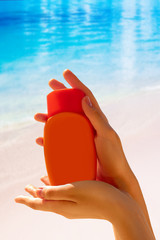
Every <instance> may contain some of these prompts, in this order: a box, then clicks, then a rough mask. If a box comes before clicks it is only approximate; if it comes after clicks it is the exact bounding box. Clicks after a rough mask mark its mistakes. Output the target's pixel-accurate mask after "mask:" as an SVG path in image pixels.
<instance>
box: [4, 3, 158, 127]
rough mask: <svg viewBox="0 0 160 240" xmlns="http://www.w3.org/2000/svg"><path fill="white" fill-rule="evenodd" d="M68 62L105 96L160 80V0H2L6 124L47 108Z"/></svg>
mask: <svg viewBox="0 0 160 240" xmlns="http://www.w3.org/2000/svg"><path fill="white" fill-rule="evenodd" d="M66 68H69V69H70V70H72V71H73V72H74V73H75V74H76V75H77V76H78V77H79V78H80V79H81V80H82V81H83V82H84V83H85V84H86V85H87V86H88V87H89V88H90V89H91V90H92V91H93V92H94V94H95V96H96V97H97V98H98V100H99V101H100V102H103V101H106V102H107V101H109V100H110V99H111V98H115V97H117V96H124V95H126V94H130V93H134V92H136V91H141V90H143V89H151V88H157V87H159V86H160V2H159V0H128V1H127V0H121V1H120V0H83V1H82V0H57V1H54V0H36V1H35V0H21V1H18V0H17V1H14V0H12V1H7V0H6V1H0V116H1V121H0V126H1V127H7V126H9V125H10V124H11V123H13V124H14V123H16V122H23V121H28V120H29V119H32V117H33V115H34V113H35V112H37V111H39V112H43V111H44V110H45V108H46V102H45V95H46V94H47V93H48V92H49V91H50V89H49V87H48V85H47V84H48V80H49V79H51V78H56V79H58V80H60V81H62V82H63V83H65V81H64V80H63V77H62V72H63V70H64V69H66ZM67 86H68V84H67Z"/></svg>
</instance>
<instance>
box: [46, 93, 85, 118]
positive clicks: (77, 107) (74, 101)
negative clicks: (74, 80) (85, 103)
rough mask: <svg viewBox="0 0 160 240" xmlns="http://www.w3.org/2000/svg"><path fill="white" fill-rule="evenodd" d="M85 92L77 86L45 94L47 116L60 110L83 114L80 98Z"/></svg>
mask: <svg viewBox="0 0 160 240" xmlns="http://www.w3.org/2000/svg"><path fill="white" fill-rule="evenodd" d="M84 96H85V93H84V92H83V91H82V90H80V89H77V88H67V89H61V90H55V91H53V92H51V93H49V94H48V95H47V108H48V118H50V117H52V116H53V115H55V114H57V113H61V112H75V113H80V114H84V112H83V109H82V98H83V97H84Z"/></svg>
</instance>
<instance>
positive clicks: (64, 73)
mask: <svg viewBox="0 0 160 240" xmlns="http://www.w3.org/2000/svg"><path fill="white" fill-rule="evenodd" d="M70 72H71V71H70V70H69V69H65V70H64V71H63V76H64V77H65V76H66V74H68V73H70Z"/></svg>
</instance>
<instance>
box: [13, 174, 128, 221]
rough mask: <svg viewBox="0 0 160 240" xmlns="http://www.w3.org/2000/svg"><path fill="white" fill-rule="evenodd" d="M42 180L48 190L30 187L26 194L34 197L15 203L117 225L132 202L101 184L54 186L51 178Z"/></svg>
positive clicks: (70, 217)
mask: <svg viewBox="0 0 160 240" xmlns="http://www.w3.org/2000/svg"><path fill="white" fill-rule="evenodd" d="M41 180H42V182H44V183H45V184H46V185H47V186H46V187H41V188H36V187H34V186H32V185H28V186H26V188H25V190H26V191H27V192H29V193H30V194H31V195H32V196H33V197H28V196H19V197H17V198H16V199H15V201H16V202H17V203H22V204H25V205H27V206H28V207H31V208H33V209H35V210H42V211H50V212H55V213H57V214H60V215H63V216H64V217H66V218H69V219H78V218H96V219H106V220H108V221H110V222H112V223H113V222H114V221H115V220H116V219H117V218H118V217H119V216H120V212H121V211H122V210H121V208H120V202H123V201H127V198H128V197H127V196H126V195H125V194H124V193H122V192H120V191H119V190H118V189H116V188H114V187H112V186H111V185H109V184H107V183H104V182H101V181H79V182H74V183H71V184H65V185H61V186H50V185H49V180H48V178H47V177H42V178H41ZM115 209H116V212H114V211H115ZM115 217H116V218H115Z"/></svg>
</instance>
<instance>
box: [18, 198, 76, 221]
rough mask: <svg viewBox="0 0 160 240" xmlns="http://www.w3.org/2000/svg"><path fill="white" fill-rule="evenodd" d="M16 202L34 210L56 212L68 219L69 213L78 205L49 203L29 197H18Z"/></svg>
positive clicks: (69, 202)
mask: <svg viewBox="0 0 160 240" xmlns="http://www.w3.org/2000/svg"><path fill="white" fill-rule="evenodd" d="M15 202H16V203H21V204H24V205H26V206H28V207H30V208H32V209H34V210H41V211H49V212H54V213H57V214H60V215H62V216H64V217H67V215H68V213H70V212H71V211H73V208H75V205H76V204H75V202H72V201H63V200H62V201H48V200H44V199H40V198H32V197H27V196H18V197H16V198H15Z"/></svg>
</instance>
